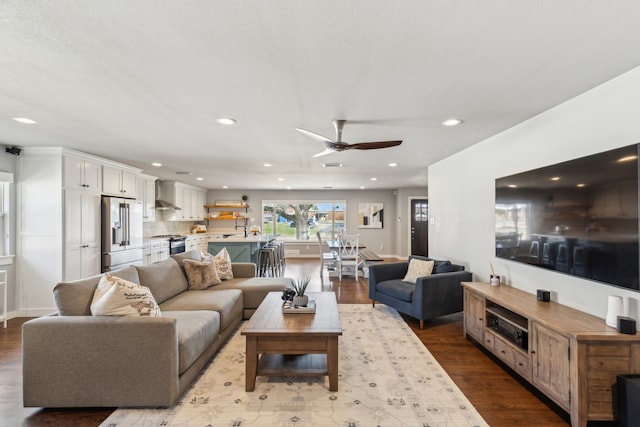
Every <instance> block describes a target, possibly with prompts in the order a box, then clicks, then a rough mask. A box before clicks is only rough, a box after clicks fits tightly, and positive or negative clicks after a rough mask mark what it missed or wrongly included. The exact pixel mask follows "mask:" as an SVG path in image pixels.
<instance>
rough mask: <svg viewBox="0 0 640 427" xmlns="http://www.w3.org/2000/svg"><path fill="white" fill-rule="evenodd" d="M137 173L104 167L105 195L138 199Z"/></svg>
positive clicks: (103, 182)
mask: <svg viewBox="0 0 640 427" xmlns="http://www.w3.org/2000/svg"><path fill="white" fill-rule="evenodd" d="M136 175H137V173H136V172H133V171H129V170H126V169H121V168H117V167H113V166H106V165H105V166H103V167H102V192H103V193H104V194H108V195H112V196H119V197H127V198H131V199H133V198H136V190H137V188H136Z"/></svg>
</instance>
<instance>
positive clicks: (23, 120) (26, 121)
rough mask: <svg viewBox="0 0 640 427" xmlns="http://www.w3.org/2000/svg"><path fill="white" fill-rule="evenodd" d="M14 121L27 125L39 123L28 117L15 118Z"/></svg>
mask: <svg viewBox="0 0 640 427" xmlns="http://www.w3.org/2000/svg"><path fill="white" fill-rule="evenodd" d="M13 120H15V121H16V122H18V123H23V124H25V125H35V124H36V123H38V122H36V121H35V120H33V119H30V118H28V117H13Z"/></svg>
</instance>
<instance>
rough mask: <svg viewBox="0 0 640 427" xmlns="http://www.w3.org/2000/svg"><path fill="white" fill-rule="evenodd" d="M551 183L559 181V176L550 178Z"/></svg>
mask: <svg viewBox="0 0 640 427" xmlns="http://www.w3.org/2000/svg"><path fill="white" fill-rule="evenodd" d="M551 181H560V177H559V176H554V177H553V178H551Z"/></svg>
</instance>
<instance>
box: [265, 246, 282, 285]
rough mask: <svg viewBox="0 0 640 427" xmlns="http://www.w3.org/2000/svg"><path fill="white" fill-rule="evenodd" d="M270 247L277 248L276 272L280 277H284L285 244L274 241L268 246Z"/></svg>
mask: <svg viewBox="0 0 640 427" xmlns="http://www.w3.org/2000/svg"><path fill="white" fill-rule="evenodd" d="M267 246H268V247H273V248H275V250H276V252H275V270H276V274H277V275H278V277H280V276H282V275H284V269H285V260H284V242H281V241H273V242H271V243H270V244H268V245H267Z"/></svg>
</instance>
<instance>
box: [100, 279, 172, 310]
mask: <svg viewBox="0 0 640 427" xmlns="http://www.w3.org/2000/svg"><path fill="white" fill-rule="evenodd" d="M91 314H93V315H94V316H149V317H160V316H161V313H160V307H159V306H158V303H157V302H156V300H155V298H154V297H153V295H152V294H151V291H150V290H149V288H147V287H146V286H141V285H138V284H136V283H133V282H129V281H128V280H124V279H121V278H119V277H116V276H112V275H110V274H108V273H106V274H105V275H103V276H102V277H101V278H100V282H99V283H98V287H97V288H96V290H95V292H94V294H93V301H92V302H91Z"/></svg>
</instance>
